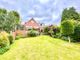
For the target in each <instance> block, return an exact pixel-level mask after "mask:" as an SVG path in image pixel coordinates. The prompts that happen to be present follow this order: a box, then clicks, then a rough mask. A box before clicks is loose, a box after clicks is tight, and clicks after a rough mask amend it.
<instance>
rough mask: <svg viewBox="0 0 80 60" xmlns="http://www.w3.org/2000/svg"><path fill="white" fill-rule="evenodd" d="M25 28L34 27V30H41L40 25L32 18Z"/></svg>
mask: <svg viewBox="0 0 80 60" xmlns="http://www.w3.org/2000/svg"><path fill="white" fill-rule="evenodd" d="M24 26H27V27H33V28H40V24H39V23H37V22H36V21H35V20H34V19H33V18H31V19H30V20H29V21H28V22H25V24H24Z"/></svg>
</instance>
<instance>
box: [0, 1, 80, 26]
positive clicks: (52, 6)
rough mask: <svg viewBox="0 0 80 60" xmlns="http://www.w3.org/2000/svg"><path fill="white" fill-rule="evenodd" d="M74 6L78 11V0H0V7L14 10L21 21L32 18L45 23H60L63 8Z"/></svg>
mask: <svg viewBox="0 0 80 60" xmlns="http://www.w3.org/2000/svg"><path fill="white" fill-rule="evenodd" d="M71 6H73V7H75V8H76V9H77V11H80V0H0V8H5V9H7V10H16V11H18V12H19V13H20V16H21V19H22V21H23V22H25V21H27V20H29V19H30V18H32V17H33V18H34V19H35V20H36V21H38V22H40V23H45V24H56V25H59V24H60V20H61V13H62V11H63V9H64V8H68V7H71Z"/></svg>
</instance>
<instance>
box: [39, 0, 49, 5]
mask: <svg viewBox="0 0 80 60" xmlns="http://www.w3.org/2000/svg"><path fill="white" fill-rule="evenodd" d="M39 2H40V3H42V4H45V3H48V2H49V0H39Z"/></svg>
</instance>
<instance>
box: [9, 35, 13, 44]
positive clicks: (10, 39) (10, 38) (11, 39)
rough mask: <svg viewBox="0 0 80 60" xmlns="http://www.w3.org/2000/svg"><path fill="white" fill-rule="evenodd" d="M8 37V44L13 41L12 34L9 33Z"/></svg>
mask: <svg viewBox="0 0 80 60" xmlns="http://www.w3.org/2000/svg"><path fill="white" fill-rule="evenodd" d="M8 38H9V41H10V44H12V43H13V42H14V38H13V36H12V35H11V34H10V35H9V36H8Z"/></svg>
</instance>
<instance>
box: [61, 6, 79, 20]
mask: <svg viewBox="0 0 80 60" xmlns="http://www.w3.org/2000/svg"><path fill="white" fill-rule="evenodd" d="M70 19H73V20H80V16H79V13H78V12H77V11H76V9H75V8H74V7H71V8H69V9H67V8H65V9H64V10H63V12H62V20H61V21H64V20H70Z"/></svg>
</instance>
